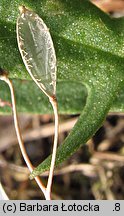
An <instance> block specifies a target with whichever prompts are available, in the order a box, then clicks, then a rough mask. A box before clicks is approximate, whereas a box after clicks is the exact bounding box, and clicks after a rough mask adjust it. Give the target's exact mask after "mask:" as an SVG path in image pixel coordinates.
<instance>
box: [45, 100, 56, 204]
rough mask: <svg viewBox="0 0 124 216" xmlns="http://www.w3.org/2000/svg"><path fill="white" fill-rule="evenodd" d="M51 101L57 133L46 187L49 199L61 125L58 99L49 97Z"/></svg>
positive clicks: (48, 198)
mask: <svg viewBox="0 0 124 216" xmlns="http://www.w3.org/2000/svg"><path fill="white" fill-rule="evenodd" d="M49 100H50V103H51V104H52V107H53V111H54V116H55V135H54V144H53V151H52V159H51V166H50V171H49V176H48V182H47V187H46V194H47V200H50V199H51V187H52V179H53V172H54V166H55V159H56V150H57V143H58V129H59V128H58V127H59V120H58V106H57V100H56V98H55V97H53V98H52V97H50V98H49Z"/></svg>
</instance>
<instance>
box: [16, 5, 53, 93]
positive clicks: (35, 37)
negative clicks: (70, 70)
mask: <svg viewBox="0 0 124 216" xmlns="http://www.w3.org/2000/svg"><path fill="white" fill-rule="evenodd" d="M20 12H21V14H20V16H19V17H18V19H17V41H18V46H19V50H20V53H21V56H22V59H23V61H24V64H25V66H26V68H27V70H28V72H29V74H30V75H31V77H32V78H33V80H34V81H35V82H36V83H37V85H38V86H39V87H40V88H41V89H42V91H43V92H44V93H46V94H47V96H50V97H51V96H53V95H55V94H56V55H55V50H54V46H53V42H52V38H51V35H50V33H49V30H48V28H47V26H46V24H45V23H44V22H43V20H42V19H41V18H40V17H39V16H38V15H37V14H35V13H34V12H32V11H29V10H28V9H27V8H25V7H24V6H21V7H20Z"/></svg>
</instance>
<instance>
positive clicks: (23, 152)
mask: <svg viewBox="0 0 124 216" xmlns="http://www.w3.org/2000/svg"><path fill="white" fill-rule="evenodd" d="M0 79H1V80H3V81H5V82H6V83H7V84H8V86H9V88H10V93H11V100H12V109H13V117H14V124H15V130H16V134H17V138H18V142H19V146H20V149H21V152H22V155H23V158H24V160H25V162H26V164H27V166H28V168H29V170H30V172H32V171H33V169H34V168H33V165H32V164H31V161H30V160H29V157H28V155H27V152H26V150H25V146H24V143H23V140H22V136H21V131H20V126H19V121H18V116H17V110H16V102H15V96H14V89H13V85H12V82H11V81H10V80H9V79H8V78H7V76H6V75H3V76H0ZM35 180H36V182H37V184H38V185H39V187H40V189H41V190H42V192H43V194H44V196H45V198H46V199H47V195H46V188H45V187H44V185H43V183H42V182H41V180H40V178H39V177H38V176H36V177H35Z"/></svg>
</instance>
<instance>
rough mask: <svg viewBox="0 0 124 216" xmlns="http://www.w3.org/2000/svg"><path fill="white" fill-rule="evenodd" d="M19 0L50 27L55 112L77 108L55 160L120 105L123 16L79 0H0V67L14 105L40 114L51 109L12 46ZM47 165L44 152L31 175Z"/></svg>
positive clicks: (70, 151)
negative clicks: (5, 73)
mask: <svg viewBox="0 0 124 216" xmlns="http://www.w3.org/2000/svg"><path fill="white" fill-rule="evenodd" d="M21 4H24V5H25V6H27V7H29V8H30V9H32V10H34V11H35V12H36V13H38V15H39V16H41V17H42V19H43V20H44V22H45V23H46V24H47V26H48V28H50V32H51V35H52V38H53V42H54V45H55V50H56V54H57V62H58V71H57V77H58V83H57V96H58V100H59V110H60V112H61V113H70V114H71V113H80V112H81V110H83V111H82V113H81V115H80V118H79V120H78V122H77V124H76V125H75V127H74V128H73V130H72V131H71V133H70V135H69V136H68V137H67V139H66V140H65V141H64V143H63V144H62V145H60V147H59V148H58V151H57V160H56V165H57V164H59V163H60V162H62V161H63V160H65V159H66V158H67V157H69V156H70V155H71V154H73V153H74V152H75V151H76V150H77V149H78V148H79V147H80V145H82V144H84V143H86V142H87V140H88V139H89V138H90V137H91V136H92V135H93V134H94V133H95V132H96V130H97V129H98V128H99V127H100V125H101V124H102V122H103V121H104V118H105V116H106V114H107V113H108V111H109V110H110V108H111V110H114V111H116V110H117V111H120V110H122V111H123V110H124V105H123V104H124V103H123V104H122V101H123V100H124V93H123V90H122V87H123V84H124V81H123V80H124V75H123V74H124V72H123V71H124V61H123V57H124V52H123V45H124V42H123V41H124V19H118V20H115V19H110V18H109V17H108V16H107V15H105V14H103V13H102V12H101V11H99V10H98V9H97V8H96V7H95V6H93V5H91V4H90V3H89V2H87V1H84V0H80V1H78V0H75V1H69V0H63V1H61V0H53V1H51V0H46V1H45V0H43V1H39V0H37V1H35V3H34V2H32V1H26V0H25V1H19V0H16V1H14V0H11V1H10V4H9V5H8V3H7V1H5V0H2V1H1V2H0V10H1V11H0V12H1V13H0V14H1V15H0V16H1V19H0V27H1V34H0V48H1V52H0V64H1V65H0V66H1V67H3V68H5V69H7V70H9V72H10V78H12V79H14V80H13V81H14V86H15V90H16V98H17V105H18V109H19V111H24V112H33V113H39V112H41V113H45V112H51V109H50V105H48V101H47V99H45V97H44V96H43V95H42V93H41V92H40V90H39V89H38V88H37V87H35V85H34V84H33V83H32V82H31V81H30V77H29V75H28V73H27V72H26V70H25V68H24V65H23V63H22V60H21V58H20V54H19V51H18V48H17V42H16V33H15V23H16V18H17V14H18V12H17V8H18V6H19V5H21ZM21 80H22V81H21ZM24 80H26V81H24ZM1 85H3V86H1V89H3V91H2V90H1V93H0V94H1V95H0V97H2V99H5V98H3V95H6V98H7V99H9V97H8V93H7V92H5V88H6V87H5V86H4V84H1ZM116 98H118V100H117V99H116ZM115 100H116V102H115ZM65 102H66V103H65ZM112 104H114V105H113V106H112ZM1 112H2V111H1ZM5 112H7V110H5ZM49 165H50V157H49V158H47V159H46V160H45V161H44V162H43V163H42V164H41V165H39V166H38V167H37V168H36V169H35V171H34V172H33V174H32V177H34V176H35V175H39V174H40V173H41V172H43V171H45V170H47V169H49Z"/></svg>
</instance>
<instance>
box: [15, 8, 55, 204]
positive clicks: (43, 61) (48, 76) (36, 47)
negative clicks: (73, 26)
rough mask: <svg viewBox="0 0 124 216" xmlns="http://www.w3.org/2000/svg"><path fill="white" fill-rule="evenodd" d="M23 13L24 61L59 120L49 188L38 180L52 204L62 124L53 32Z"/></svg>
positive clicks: (20, 27)
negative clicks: (59, 110)
mask: <svg viewBox="0 0 124 216" xmlns="http://www.w3.org/2000/svg"><path fill="white" fill-rule="evenodd" d="M19 10H20V15H19V17H18V19H17V28H16V29H17V31H16V32H17V42H18V47H19V51H20V53H21V57H22V60H23V62H24V65H25V67H26V69H27V71H28V73H29V74H30V76H31V78H32V79H33V81H34V82H35V83H36V85H37V86H38V87H39V89H40V90H41V91H42V92H43V93H44V94H45V95H46V96H47V97H48V98H49V101H50V103H51V105H52V107H53V111H54V116H55V135H54V144H53V151H52V159H51V166H50V171H49V176H48V181H47V186H46V187H45V186H44V185H43V183H42V182H41V181H39V180H38V181H37V179H36V178H37V177H36V178H35V180H36V181H37V183H38V185H39V187H40V188H41V190H42V192H43V193H44V196H45V198H46V199H47V200H50V199H51V186H52V179H53V171H54V166H55V158H56V150H57V143H58V124H59V123H58V108H57V107H58V105H57V98H56V71H57V68H56V55H55V49H54V45H53V41H52V38H51V35H50V32H49V29H48V28H47V26H46V24H45V23H44V21H43V20H42V19H41V18H40V17H39V16H38V15H37V14H36V13H34V12H33V11H30V10H28V9H27V8H26V7H25V6H20V7H19ZM27 166H28V164H27ZM28 167H29V166H28ZM32 171H33V167H30V172H32Z"/></svg>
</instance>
